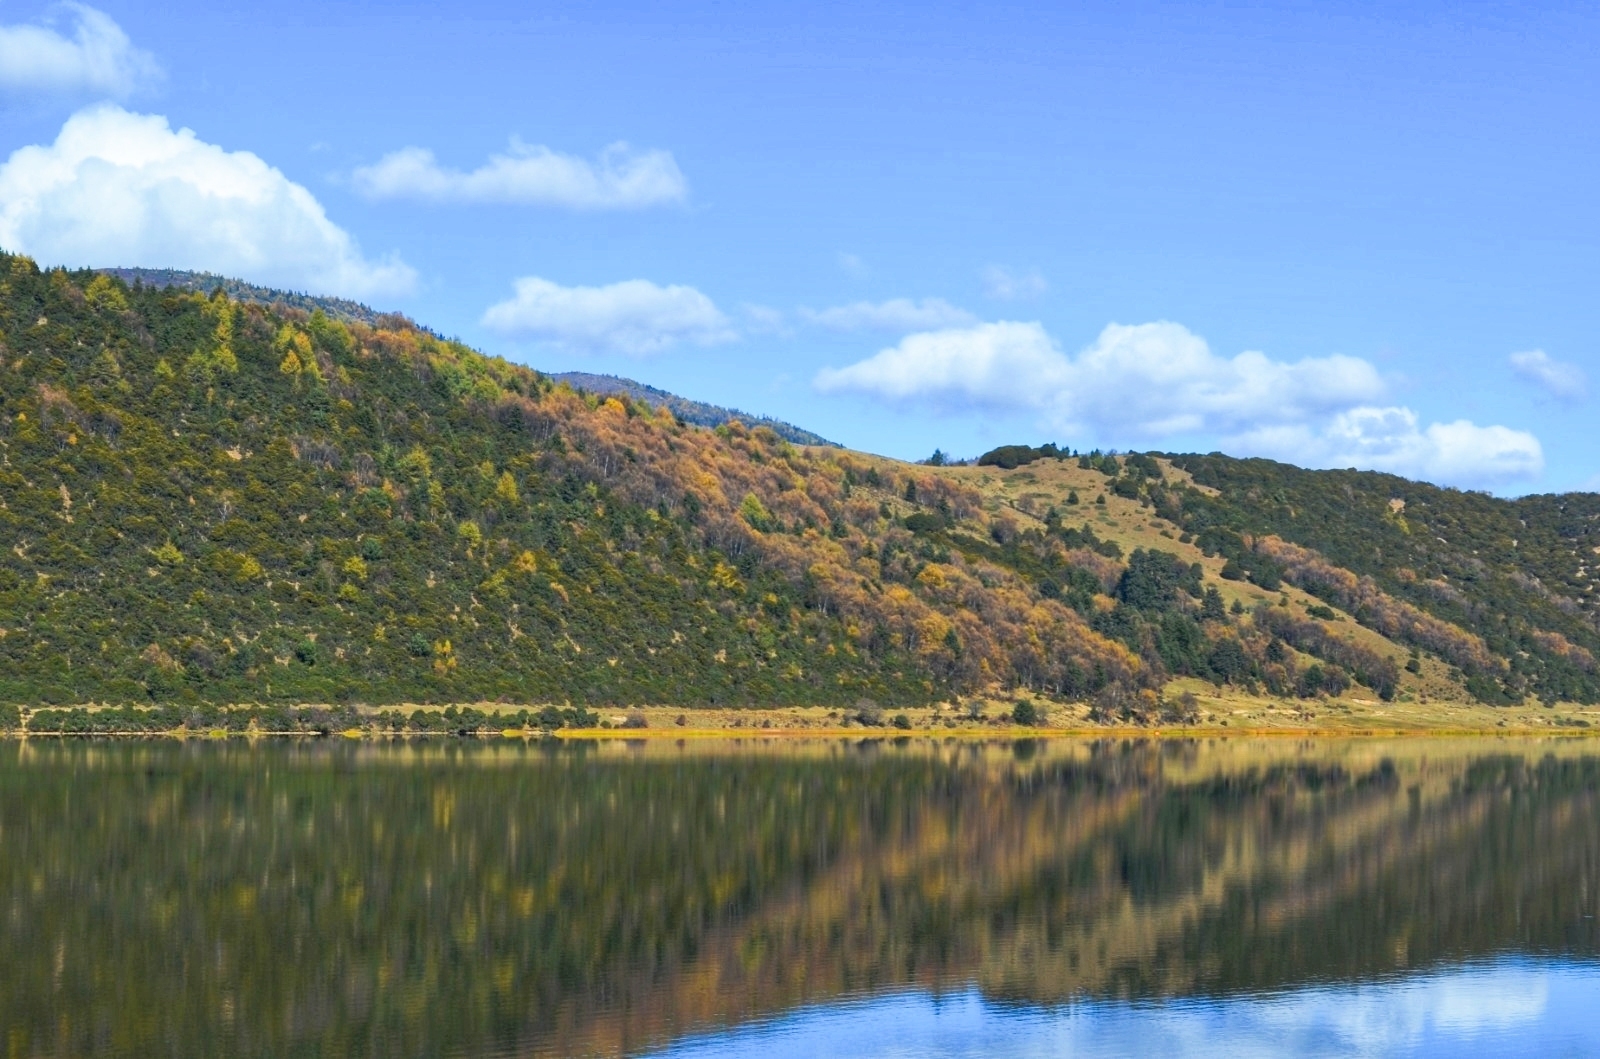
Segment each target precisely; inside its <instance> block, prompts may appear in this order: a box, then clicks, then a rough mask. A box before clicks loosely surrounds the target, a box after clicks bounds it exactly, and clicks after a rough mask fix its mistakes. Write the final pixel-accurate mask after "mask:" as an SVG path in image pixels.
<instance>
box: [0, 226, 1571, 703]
mask: <svg viewBox="0 0 1600 1059" xmlns="http://www.w3.org/2000/svg"><path fill="white" fill-rule="evenodd" d="M0 401H3V406H0V411H3V414H0V539H3V540H4V543H5V545H6V547H5V549H4V551H0V704H3V703H22V704H28V705H38V704H45V703H64V702H74V703H76V702H89V701H95V702H113V703H130V704H138V703H150V702H159V703H169V702H178V703H182V702H213V703H241V702H263V703H282V702H322V703H345V702H359V703H370V704H388V703H400V702H466V701H483V700H493V699H503V700H509V701H513V702H521V703H561V702H563V701H570V702H572V703H573V704H575V705H584V704H590V705H593V704H627V703H658V704H682V705H689V706H692V705H701V704H719V705H727V704H764V705H783V704H825V705H826V704H835V705H840V706H849V707H852V708H859V706H860V703H861V700H863V699H867V700H872V701H873V702H876V703H879V704H882V705H890V704H895V703H913V702H926V701H930V700H933V701H938V700H949V699H952V698H954V697H956V696H963V695H971V694H978V693H994V692H997V691H1004V690H1007V689H1029V690H1031V691H1033V692H1035V693H1037V694H1039V695H1043V696H1048V697H1050V698H1054V699H1057V700H1070V701H1079V702H1081V701H1089V702H1091V703H1092V704H1093V707H1094V710H1095V711H1096V716H1099V717H1106V718H1117V717H1120V718H1124V719H1127V718H1134V719H1142V720H1153V719H1157V718H1167V719H1169V720H1174V721H1182V720H1185V719H1189V718H1190V717H1192V711H1193V702H1192V700H1187V699H1185V697H1184V696H1182V695H1176V694H1171V693H1170V692H1171V690H1172V689H1171V686H1170V683H1169V682H1170V681H1171V680H1172V679H1173V678H1175V677H1190V678H1202V679H1204V680H1207V681H1210V682H1212V683H1214V684H1216V685H1219V686H1227V685H1231V686H1234V687H1238V688H1241V689H1244V690H1259V691H1263V692H1266V693H1270V694H1272V695H1282V696H1301V697H1308V698H1309V697H1328V696H1333V697H1337V696H1340V695H1362V696H1368V697H1370V698H1372V699H1374V700H1375V699H1392V698H1396V697H1399V698H1402V699H1403V698H1405V697H1407V696H1409V695H1414V694H1415V695H1424V694H1431V695H1441V694H1446V693H1449V694H1454V693H1455V692H1454V691H1450V689H1452V688H1454V689H1456V691H1459V692H1460V693H1461V694H1462V695H1465V694H1466V693H1467V692H1468V691H1469V690H1470V692H1471V693H1472V694H1474V695H1476V696H1477V697H1479V698H1481V699H1484V700H1485V701H1491V702H1503V701H1511V700H1513V699H1518V698H1521V697H1524V696H1527V695H1538V696H1545V697H1559V698H1570V699H1578V700H1581V701H1595V700H1596V699H1597V698H1600V687H1597V684H1596V681H1595V677H1594V659H1593V653H1592V648H1591V647H1590V646H1586V645H1591V644H1593V642H1594V636H1593V632H1592V629H1593V627H1592V626H1591V625H1589V624H1587V618H1586V616H1585V612H1584V609H1583V604H1582V603H1579V602H1574V601H1573V600H1572V599H1569V598H1568V595H1567V591H1568V590H1567V589H1564V588H1561V587H1558V586H1556V585H1555V583H1554V581H1553V580H1552V579H1553V577H1554V573H1553V571H1555V570H1556V569H1557V568H1558V567H1559V562H1558V560H1557V558H1548V561H1547V565H1544V566H1539V565H1533V564H1531V563H1530V564H1528V565H1526V566H1524V565H1518V564H1517V563H1516V562H1515V561H1513V560H1514V559H1515V558H1516V557H1517V556H1520V555H1521V554H1522V553H1523V551H1524V550H1531V549H1534V548H1538V549H1541V551H1540V552H1539V554H1540V555H1547V553H1548V556H1558V555H1559V553H1560V545H1559V544H1558V542H1560V541H1564V540H1567V539H1568V537H1569V536H1570V535H1571V533H1572V532H1573V531H1572V529H1571V527H1570V526H1569V524H1568V523H1569V522H1570V520H1571V519H1580V521H1581V517H1580V514H1577V513H1573V512H1570V511H1563V510H1562V509H1561V507H1560V503H1559V502H1557V501H1552V502H1551V503H1550V505H1549V506H1548V510H1546V508H1542V507H1540V506H1539V502H1536V501H1528V502H1519V503H1520V504H1521V505H1522V506H1519V507H1517V508H1516V510H1517V511H1518V512H1519V514H1518V516H1517V517H1518V518H1519V519H1522V520H1526V521H1528V522H1530V523H1537V524H1538V525H1539V526H1541V527H1542V526H1543V525H1544V523H1543V522H1541V521H1540V520H1541V519H1547V520H1553V521H1552V526H1553V527H1554V528H1551V529H1549V530H1548V531H1546V530H1544V529H1542V528H1541V529H1538V530H1533V529H1530V530H1528V531H1524V532H1519V533H1516V534H1513V536H1514V537H1515V538H1516V543H1515V544H1514V545H1511V547H1514V548H1515V549H1516V551H1515V553H1506V554H1505V555H1503V554H1502V553H1498V552H1497V553H1494V554H1493V555H1491V554H1489V552H1488V550H1487V549H1488V546H1489V545H1488V542H1489V541H1490V540H1491V539H1494V540H1498V538H1494V537H1492V535H1488V536H1484V534H1488V533H1489V531H1488V530H1485V529H1480V528H1473V529H1472V530H1470V533H1469V531H1468V530H1466V529H1465V528H1460V529H1453V530H1450V531H1449V532H1445V531H1443V530H1442V529H1441V527H1442V526H1443V523H1442V522H1441V523H1437V524H1436V523H1435V521H1432V520H1431V518H1432V517H1431V516H1429V519H1430V520H1424V519H1423V516H1422V515H1421V514H1420V509H1422V508H1424V507H1427V506H1428V505H1436V506H1438V508H1439V510H1440V511H1441V512H1442V511H1444V510H1446V508H1447V507H1448V510H1449V511H1450V512H1451V513H1452V514H1451V517H1452V518H1455V517H1456V515H1455V514H1454V512H1456V511H1457V510H1461V511H1467V510H1471V511H1476V510H1478V507H1475V506H1474V505H1481V506H1483V509H1484V510H1489V511H1495V512H1499V511H1501V510H1502V507H1500V506H1496V505H1501V504H1502V503H1503V502H1499V501H1489V500H1487V499H1486V498H1475V497H1471V496H1470V495H1467V496H1463V495H1462V494H1444V493H1442V492H1440V491H1432V492H1428V491H1427V490H1426V487H1415V486H1413V485H1412V484H1411V483H1404V485H1405V487H1407V488H1412V489H1415V490H1419V491H1418V492H1414V493H1406V494H1404V495H1403V496H1399V497H1391V496H1380V494H1382V493H1384V492H1385V490H1386V489H1388V488H1389V487H1388V486H1385V487H1384V488H1378V487H1377V486H1372V487H1370V489H1369V492H1371V496H1372V497H1373V498H1375V499H1374V500H1373V503H1374V504H1376V505H1377V508H1381V510H1378V509H1376V508H1375V510H1374V511H1372V512H1368V511H1366V510H1365V508H1364V507H1362V506H1361V505H1360V504H1355V503H1353V502H1352V501H1350V500H1349V499H1348V498H1346V499H1345V501H1344V502H1343V505H1342V506H1343V508H1344V509H1345V510H1348V511H1350V512H1354V517H1352V518H1347V519H1346V525H1347V527H1348V529H1347V534H1348V537H1349V541H1348V542H1346V541H1344V540H1343V538H1342V537H1341V538H1338V539H1335V538H1332V537H1329V538H1327V539H1318V540H1316V541H1313V540H1311V538H1310V537H1308V536H1307V535H1306V532H1303V531H1306V530H1307V529H1308V525H1307V524H1306V523H1305V521H1304V520H1305V519H1306V517H1307V516H1306V515H1305V510H1306V508H1305V507H1304V506H1303V505H1304V503H1305V502H1304V501H1301V500H1298V499H1295V498H1293V497H1291V496H1290V494H1289V492H1285V493H1284V496H1283V497H1282V498H1279V497H1278V495H1277V492H1278V491H1279V488H1280V487H1274V488H1272V489H1267V488H1264V487H1263V486H1262V485H1260V484H1259V483H1257V484H1245V483H1242V482H1238V483H1236V482H1234V481H1233V480H1232V479H1230V478H1229V477H1228V476H1229V475H1236V474H1239V473H1243V472H1241V471H1240V470H1239V468H1241V467H1254V466H1255V465H1253V464H1252V465H1243V464H1236V463H1234V462H1229V461H1217V460H1215V459H1212V458H1205V459H1206V460H1209V461H1210V462H1205V461H1201V462H1195V460H1194V459H1187V458H1178V459H1176V460H1173V459H1166V458H1159V459H1158V458H1153V457H1146V456H1124V457H1117V458H1112V457H1103V456H1096V457H1092V458H1091V457H1085V458H1084V460H1083V461H1082V462H1081V463H1080V461H1078V460H1076V459H1073V460H1066V459H1062V458H1061V456H1062V453H1061V452H1060V451H1059V450H1058V451H1056V452H1055V453H1054V454H1053V455H1052V456H1050V457H1049V458H1047V459H1044V460H1042V461H1040V462H1036V463H1032V464H1027V465H1019V466H1017V467H1015V468H1009V469H1008V468H997V467H920V466H910V465H906V464H900V463H896V462H894V461H889V460H885V459H880V458H877V457H872V456H868V455H864V454H860V453H852V452H848V451H845V450H841V449H837V448H829V447H821V446H813V447H800V446H796V445H793V444H791V443H789V442H787V441H785V440H784V439H783V438H781V437H779V436H778V435H777V434H776V433H774V432H773V431H772V430H770V429H766V428H760V427H757V428H751V427H749V426H747V425H745V424H743V423H740V422H738V421H737V420H734V421H730V422H728V423H725V424H723V425H721V426H719V427H717V428H716V429H714V430H711V429H705V428H701V427H696V426H693V425H691V424H687V423H684V422H683V421H681V420H680V419H679V418H678V417H677V416H676V415H674V414H673V412H672V410H671V409H670V408H668V407H656V406H654V405H652V404H651V403H650V402H649V401H645V400H637V399H634V398H632V397H629V396H627V395H621V396H611V397H607V396H604V395H600V394H595V393H584V392H580V391H578V390H574V389H573V388H571V387H570V386H567V385H564V384H560V383H558V382H556V381H554V380H552V379H550V378H548V377H546V376H542V375H540V374H538V373H536V372H534V371H531V370H529V369H527V368H523V367H520V366H516V365H513V364H510V363H507V362H505V361H502V360H497V359H494V358H489V357H485V356H482V355H480V354H478V353H475V352H474V351H472V350H470V349H468V348H466V347H464V346H462V345H460V344H459V343H454V342H448V341H444V340H442V339H440V338H439V337H438V336H437V335H435V334H433V333H432V332H429V331H426V330H424V329H421V328H418V327H416V326H414V325H412V324H411V323H410V322H409V321H406V320H405V319H403V318H401V317H392V316H384V317H376V318H374V319H373V320H372V321H371V322H363V321H361V320H359V319H336V318H334V317H333V316H331V315H329V314H328V313H326V312H323V311H320V310H319V311H313V312H307V311H305V310H303V309H299V308H295V307H293V306H291V305H286V304H283V303H281V302H278V303H273V304H266V303H263V302H259V301H249V300H245V301H240V300H234V299H232V298H230V297H229V296H228V295H227V294H226V292H225V291H222V290H217V291H213V292H211V293H202V292H198V291H187V290H182V289H175V288H171V287H167V288H161V287H156V286H153V285H150V284H142V283H141V284H138V285H135V286H133V287H130V286H128V285H127V284H125V283H124V282H123V281H121V280H120V279H119V278H116V277H114V276H108V275H102V274H99V273H95V272H88V271H85V272H66V271H61V270H53V271H41V270H40V269H38V268H37V267H36V266H35V265H34V263H33V262H32V261H30V260H29V259H27V258H24V257H18V256H11V255H4V254H0ZM1046 465H1048V468H1047V467H1046ZM1185 468H1188V470H1185ZM1252 473H1253V472H1252ZM1273 473H1277V472H1273ZM1284 473H1285V474H1287V472H1284ZM1191 475H1192V480H1191ZM1319 481H1327V482H1330V483H1337V482H1339V481H1340V479H1338V478H1336V477H1334V478H1318V477H1316V476H1310V477H1306V478H1303V479H1294V483H1298V484H1286V485H1283V486H1282V487H1281V489H1282V490H1292V489H1300V488H1303V489H1305V490H1308V491H1309V492H1311V493H1315V492H1316V491H1317V487H1316V486H1315V484H1314V483H1316V482H1319ZM1363 481H1365V480H1363ZM1367 488H1368V487H1366V486H1361V487H1360V488H1357V486H1352V489H1356V490H1357V492H1356V495H1357V496H1366V495H1367V494H1366V493H1363V492H1361V491H1360V489H1367ZM1373 490H1375V491H1373ZM1212 493H1215V494H1216V495H1211V494H1212ZM1341 495H1342V494H1341ZM1424 498H1426V500H1425V502H1424ZM1452 498H1461V501H1460V502H1461V504H1463V505H1465V507H1462V508H1459V509H1458V508H1456V507H1454V506H1449V505H1446V504H1445V503H1444V500H1446V499H1452ZM1390 499H1407V500H1408V502H1407V505H1406V507H1405V509H1404V510H1403V511H1397V510H1396V509H1394V508H1392V507H1391V505H1390V504H1389V500H1390ZM1380 500H1381V503H1379V501H1380ZM1362 503H1366V501H1365V500H1363V501H1362ZM1280 508H1281V509H1282V510H1280ZM1325 508H1326V510H1327V511H1329V512H1330V517H1332V514H1336V513H1337V511H1338V510H1339V509H1340V508H1341V504H1340V502H1339V501H1337V500H1329V501H1328V502H1327V504H1326V505H1325ZM1385 512H1389V514H1385ZM1496 517H1497V518H1498V517H1499V516H1498V515H1497V516H1496ZM1385 519H1389V520H1391V521H1394V522H1395V526H1394V527H1393V529H1392V531H1391V528H1390V526H1389V523H1388V522H1385V521H1384V520H1385ZM1561 519H1567V520H1568V522H1560V520H1561ZM1401 522H1404V525H1405V526H1408V527H1410V530H1409V534H1408V532H1407V530H1406V529H1404V528H1402V527H1401ZM1557 522H1559V525H1556V524H1555V523H1557ZM1496 525H1506V524H1505V523H1504V521H1503V519H1502V521H1501V522H1499V523H1496ZM1563 527H1564V528H1563ZM1436 529H1440V530H1441V531H1440V532H1438V534H1437V535H1438V536H1441V537H1445V538H1446V540H1449V541H1454V542H1455V543H1454V544H1453V545H1452V546H1451V547H1452V548H1454V549H1455V550H1453V551H1450V552H1449V553H1448V555H1449V556H1452V557H1454V558H1451V559H1450V560H1449V561H1450V562H1451V563H1452V564H1456V565H1451V566H1449V567H1448V569H1446V568H1445V567H1443V566H1439V567H1437V568H1436V566H1434V565H1429V563H1428V560H1430V558H1431V559H1436V560H1438V561H1439V562H1443V561H1444V560H1443V556H1445V555H1446V553H1445V552H1444V551H1442V550H1435V549H1434V546H1433V545H1431V544H1426V542H1425V541H1424V542H1423V544H1424V546H1425V547H1426V549H1427V552H1426V554H1423V553H1420V552H1418V553H1415V554H1411V553H1407V556H1406V558H1405V560H1404V566H1399V565H1396V564H1397V562H1398V560H1396V559H1395V558H1394V556H1395V554H1396V553H1395V552H1394V551H1392V549H1394V548H1395V547H1397V546H1398V544H1399V543H1400V541H1401V540H1402V539H1403V540H1422V537H1423V536H1424V535H1432V534H1433V532H1434V531H1435V530H1436ZM1369 530H1370V532H1369ZM1391 532H1392V533H1394V534H1399V535H1400V536H1399V537H1396V538H1394V539H1393V540H1391V536H1389V534H1391ZM1452 533H1454V536H1452ZM1471 534H1478V535H1479V536H1472V535H1471ZM1480 536H1481V540H1480ZM1361 541H1369V542H1372V543H1369V544H1367V545H1362V544H1360V543H1359V542H1361ZM1313 547H1315V548H1319V549H1327V552H1326V554H1323V553H1321V552H1313V551H1311V550H1309V549H1311V548H1313ZM1341 548H1342V549H1343V550H1340V549H1341ZM1364 548H1365V551H1364V550H1363V549H1364ZM1440 548H1441V549H1442V548H1443V546H1442V545H1441V546H1440ZM1472 548H1477V550H1478V551H1480V552H1481V553H1482V554H1481V555H1476V556H1472V555H1470V550H1471V549H1472ZM1374 549H1382V550H1383V551H1382V554H1381V555H1379V554H1376V553H1375V552H1374ZM1462 549H1466V550H1462ZM1570 550H1571V549H1569V551H1570ZM1573 554H1576V553H1575V552H1574V553H1573ZM1508 555H1509V556H1510V557H1509V558H1508V557H1507V556H1508ZM1469 558H1470V559H1471V560H1472V561H1475V562H1477V563H1479V564H1481V571H1486V572H1483V573H1480V578H1479V580H1480V581H1482V582H1483V583H1484V584H1492V585H1494V586H1496V587H1495V591H1496V592H1503V593H1504V595H1503V596H1490V595H1484V594H1482V592H1481V591H1480V589H1481V586H1480V585H1478V584H1476V583H1473V582H1470V581H1468V580H1467V578H1466V574H1467V573H1472V572H1474V571H1479V570H1480V567H1476V566H1473V565H1472V562H1469V561H1468V559H1469ZM1545 561H1546V560H1541V562H1545ZM1335 564H1349V567H1348V569H1347V568H1346V567H1345V566H1343V565H1335ZM1552 564H1553V565H1552ZM1458 566H1460V567H1461V568H1460V569H1458ZM1562 569H1565V568H1564V567H1562ZM1585 569H1586V568H1585ZM1519 579H1521V580H1519ZM1302 586H1303V587H1302ZM1506 586H1510V587H1506ZM1308 590H1309V592H1311V593H1316V595H1311V594H1308ZM1483 591H1487V590H1483ZM1452 593H1457V594H1458V595H1452ZM1319 597H1320V599H1319ZM1502 600H1511V601H1515V602H1516V603H1517V604H1518V606H1519V607H1520V609H1516V608H1513V607H1511V606H1509V605H1507V606H1500V602H1498V601H1502ZM1496 607H1499V609H1500V613H1498V614H1496V613H1492V612H1491V610H1492V609H1493V608H1496ZM1594 646H1596V647H1600V644H1596V645H1594ZM13 712H15V711H13ZM3 720H4V717H3V716H0V721H3Z"/></svg>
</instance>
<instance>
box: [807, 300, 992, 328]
mask: <svg viewBox="0 0 1600 1059" xmlns="http://www.w3.org/2000/svg"><path fill="white" fill-rule="evenodd" d="M800 315H801V316H802V317H803V318H805V319H806V320H808V321H810V322H811V323H814V324H820V325H821V326H823V327H830V328H833V329H834V330H836V331H918V330H927V329H929V328H941V327H960V326H964V325H967V324H973V323H976V322H977V318H976V317H975V316H973V315H972V314H971V313H969V312H967V311H966V310H965V309H958V308H956V307H955V306H954V305H951V304H950V303H949V302H947V301H944V300H943V299H941V298H924V299H922V300H921V301H913V300H912V299H910V298H890V299H889V300H888V301H886V302H852V303H851V304H849V305H836V306H834V307H833V308H831V309H821V310H817V309H802V310H800Z"/></svg>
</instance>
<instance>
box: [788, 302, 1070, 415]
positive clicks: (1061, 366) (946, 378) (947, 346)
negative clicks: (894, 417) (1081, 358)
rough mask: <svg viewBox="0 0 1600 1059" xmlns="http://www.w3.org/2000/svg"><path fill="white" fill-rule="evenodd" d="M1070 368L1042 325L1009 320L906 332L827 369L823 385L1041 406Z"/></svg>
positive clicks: (942, 400)
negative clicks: (863, 355)
mask: <svg viewBox="0 0 1600 1059" xmlns="http://www.w3.org/2000/svg"><path fill="white" fill-rule="evenodd" d="M1070 370H1071V364H1070V362H1068V360H1067V358H1065V357H1063V356H1062V355H1061V353H1060V351H1059V350H1057V349H1056V346H1055V343H1054V342H1053V341H1052V340H1051V339H1050V336H1049V335H1048V334H1046V333H1045V330H1044V328H1043V327H1041V326H1039V325H1038V324H1022V323H1007V322H1002V323H993V324H978V325H977V326H975V327H969V328H952V329H950V330H946V331H927V332H921V333H918V334H914V335H907V336H906V337H905V338H903V339H901V341H900V344H899V345H897V346H893V347H891V348H889V349H885V350H883V351H882V352H880V353H878V354H877V355H876V356H873V357H869V358H867V359H866V360H863V361H861V362H859V363H857V364H851V365H850V366H848V367H844V368H824V369H823V370H822V371H820V372H818V373H817V377H816V386H817V388H818V389H820V390H822V391H823V392H824V393H838V392H841V391H847V390H853V391H856V392H859V393H868V394H873V395H875V396H878V397H885V398H888V399H890V400H893V401H912V400H924V401H927V402H929V403H931V404H935V405H942V406H955V405H965V404H980V405H987V406H991V407H998V408H1004V407H1014V408H1041V407H1042V403H1043V402H1042V401H1041V400H1040V398H1041V397H1043V396H1045V395H1046V394H1049V393H1058V392H1060V391H1061V389H1062V388H1063V387H1064V386H1065V385H1066V382H1067V376H1068V374H1069V373H1070Z"/></svg>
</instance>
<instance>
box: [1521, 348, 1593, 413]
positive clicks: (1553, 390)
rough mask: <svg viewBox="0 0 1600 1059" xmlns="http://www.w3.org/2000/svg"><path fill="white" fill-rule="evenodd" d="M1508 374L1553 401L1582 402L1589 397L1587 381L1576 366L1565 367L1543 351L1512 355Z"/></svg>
mask: <svg viewBox="0 0 1600 1059" xmlns="http://www.w3.org/2000/svg"><path fill="white" fill-rule="evenodd" d="M1510 360H1511V370H1512V371H1514V372H1516V373H1517V374H1518V375H1520V376H1521V377H1522V378H1524V379H1526V380H1528V381H1529V382H1531V383H1533V384H1534V385H1536V386H1539V387H1541V388H1542V389H1543V390H1544V391H1545V392H1546V393H1548V394H1550V395H1551V396H1552V397H1558V398H1560V399H1561V400H1563V401H1581V400H1583V399H1584V398H1585V397H1587V396H1588V395H1589V377H1588V376H1587V375H1586V374H1584V371H1583V369H1582V368H1580V367H1578V366H1577V365H1576V364H1566V363H1563V362H1562V361H1559V360H1556V359H1554V358H1553V357H1551V356H1550V355H1549V354H1548V353H1546V352H1545V351H1544V350H1542V349H1529V350H1525V351H1524V352H1521V353H1513V354H1511V358H1510Z"/></svg>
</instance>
